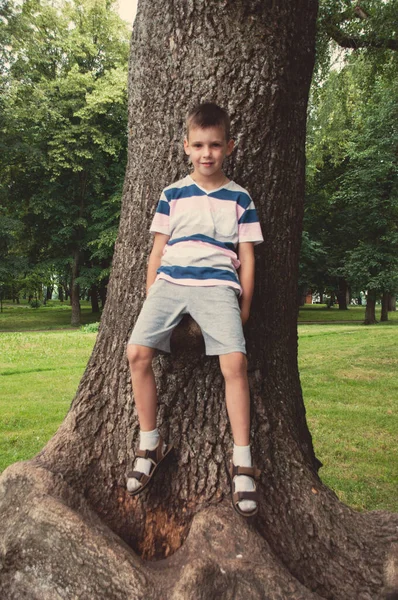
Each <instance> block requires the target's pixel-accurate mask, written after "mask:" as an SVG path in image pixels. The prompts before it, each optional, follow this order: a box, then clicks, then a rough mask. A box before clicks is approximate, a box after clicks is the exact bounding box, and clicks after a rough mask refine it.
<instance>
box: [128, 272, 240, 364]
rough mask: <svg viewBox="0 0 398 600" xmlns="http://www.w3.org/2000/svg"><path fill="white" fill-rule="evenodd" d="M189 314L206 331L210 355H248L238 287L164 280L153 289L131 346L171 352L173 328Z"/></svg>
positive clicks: (138, 320) (136, 327) (136, 326)
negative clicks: (236, 288)
mask: <svg viewBox="0 0 398 600" xmlns="http://www.w3.org/2000/svg"><path fill="white" fill-rule="evenodd" d="M187 313H188V314H190V315H191V317H192V318H193V319H194V320H195V321H196V322H197V324H198V325H199V327H200V328H201V330H202V334H203V337H204V340H205V346H206V354H207V355H208V356H210V355H217V356H219V355H220V354H229V353H230V352H243V353H244V354H246V344H245V338H244V335H243V328H242V320H241V317H240V308H239V302H238V297H237V291H236V290H235V289H234V288H231V287H228V286H224V285H218V286H207V287H206V286H189V285H178V284H175V283H170V282H169V281H165V280H164V279H158V280H157V281H155V283H154V284H153V285H152V286H151V287H150V289H149V293H148V296H147V299H146V300H145V302H144V305H143V307H142V310H141V312H140V314H139V317H138V319H137V321H136V324H135V326H134V329H133V332H132V334H131V336H130V339H129V342H128V343H129V344H138V345H140V346H148V347H149V348H157V349H158V350H163V351H164V352H170V338H171V334H172V333H173V329H174V328H175V327H176V325H178V323H179V322H180V321H181V319H182V318H183V316H184V315H185V314H187Z"/></svg>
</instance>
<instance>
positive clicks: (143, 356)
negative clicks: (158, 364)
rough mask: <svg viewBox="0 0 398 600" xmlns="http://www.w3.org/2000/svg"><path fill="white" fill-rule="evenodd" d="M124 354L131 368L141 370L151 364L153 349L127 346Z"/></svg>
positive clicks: (133, 345)
mask: <svg viewBox="0 0 398 600" xmlns="http://www.w3.org/2000/svg"><path fill="white" fill-rule="evenodd" d="M126 354H127V360H128V361H129V364H130V366H131V367H141V368H142V367H146V366H147V365H149V364H151V362H152V358H153V355H154V350H153V348H147V347H146V346H138V345H136V344H128V346H127V350H126Z"/></svg>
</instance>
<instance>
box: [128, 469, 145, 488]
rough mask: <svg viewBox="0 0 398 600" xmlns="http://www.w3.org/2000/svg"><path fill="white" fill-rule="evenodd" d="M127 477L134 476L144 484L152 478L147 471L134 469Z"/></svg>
mask: <svg viewBox="0 0 398 600" xmlns="http://www.w3.org/2000/svg"><path fill="white" fill-rule="evenodd" d="M149 475H150V473H149ZM127 477H128V479H130V478H132V477H134V479H137V481H139V482H140V483H141V485H144V484H145V483H146V482H147V481H148V480H149V479H150V476H148V475H146V473H142V472H141V471H132V472H131V473H128V475H127Z"/></svg>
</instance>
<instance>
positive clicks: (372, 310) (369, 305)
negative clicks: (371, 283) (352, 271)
mask: <svg viewBox="0 0 398 600" xmlns="http://www.w3.org/2000/svg"><path fill="white" fill-rule="evenodd" d="M376 297H377V293H376V290H368V292H367V294H366V310H365V321H364V325H374V324H375V323H377V320H376Z"/></svg>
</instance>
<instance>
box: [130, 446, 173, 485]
mask: <svg viewBox="0 0 398 600" xmlns="http://www.w3.org/2000/svg"><path fill="white" fill-rule="evenodd" d="M163 444H164V442H163V438H162V436H161V435H160V436H159V442H158V445H157V446H156V448H155V449H154V450H137V451H136V453H135V459H136V458H146V459H147V460H150V461H151V463H152V464H151V470H150V471H149V475H146V474H145V473H142V472H141V471H130V472H129V473H127V479H131V478H134V479H137V481H139V482H140V484H141V485H140V487H138V488H137V489H136V490H134V491H132V492H130V491H129V490H127V493H128V494H130V496H136V495H137V494H141V492H142V491H143V490H144V489H145V488H146V486H147V485H148V484H149V482H150V481H151V479H152V476H153V474H154V473H155V471H156V469H157V468H158V466H159V465H160V463H161V462H162V461H163V460H164V459H165V458H166V456H167V455H168V454H169V452H170V451H171V450H172V449H173V444H166V448H165V450H164V452H163ZM135 459H134V461H135Z"/></svg>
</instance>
